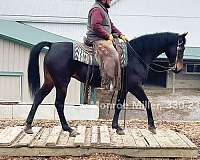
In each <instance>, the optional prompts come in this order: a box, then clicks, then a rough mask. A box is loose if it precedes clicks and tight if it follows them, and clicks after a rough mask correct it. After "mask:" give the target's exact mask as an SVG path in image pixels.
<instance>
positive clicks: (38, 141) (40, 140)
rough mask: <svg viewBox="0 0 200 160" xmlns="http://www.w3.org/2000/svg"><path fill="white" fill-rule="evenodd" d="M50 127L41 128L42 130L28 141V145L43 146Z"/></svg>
mask: <svg viewBox="0 0 200 160" xmlns="http://www.w3.org/2000/svg"><path fill="white" fill-rule="evenodd" d="M51 130H52V128H42V131H41V132H40V134H38V135H37V136H36V137H35V139H34V141H33V142H32V143H30V145H29V146H30V147H45V146H46V140H47V138H48V136H49V134H50V133H51Z"/></svg>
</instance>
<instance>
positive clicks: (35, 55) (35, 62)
mask: <svg viewBox="0 0 200 160" xmlns="http://www.w3.org/2000/svg"><path fill="white" fill-rule="evenodd" d="M51 45H52V43H51V42H40V43H38V44H36V45H35V46H34V47H33V48H32V49H31V53H30V57H29V63H28V85H29V92H30V95H31V97H33V96H35V94H36V92H37V91H38V90H39V88H40V73H39V54H40V52H41V50H42V48H43V47H45V46H48V47H49V48H50V47H51Z"/></svg>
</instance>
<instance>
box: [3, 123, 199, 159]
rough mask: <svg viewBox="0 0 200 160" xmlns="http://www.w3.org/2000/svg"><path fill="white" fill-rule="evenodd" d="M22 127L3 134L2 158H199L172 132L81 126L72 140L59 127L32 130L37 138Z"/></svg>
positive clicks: (77, 128) (195, 148)
mask: <svg viewBox="0 0 200 160" xmlns="http://www.w3.org/2000/svg"><path fill="white" fill-rule="evenodd" d="M23 128H24V127H23V126H16V127H7V128H5V129H3V130H0V156H5V155H9V156H63V155H71V156H81V155H90V154H92V153H114V154H118V155H126V156H130V157H141V158H142V157H143V158H147V157H150V158H164V157H165V158H197V154H198V150H197V147H196V146H195V145H194V144H193V143H192V142H191V141H190V140H189V139H188V138H187V137H186V136H184V135H182V134H179V133H177V132H174V131H171V130H157V134H151V133H150V132H149V131H148V130H146V129H138V128H127V129H126V130H125V132H126V135H123V136H119V135H117V134H116V132H115V131H114V130H112V129H111V128H109V127H108V126H106V125H104V126H92V127H89V128H88V127H86V126H78V127H76V130H77V131H78V132H79V133H80V135H78V136H76V137H75V138H74V137H69V133H68V132H64V131H62V129H61V127H60V126H54V127H53V128H41V127H33V132H34V134H32V135H29V134H25V133H24V132H23Z"/></svg>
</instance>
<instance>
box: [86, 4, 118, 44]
mask: <svg viewBox="0 0 200 160" xmlns="http://www.w3.org/2000/svg"><path fill="white" fill-rule="evenodd" d="M111 33H112V34H116V35H118V36H120V35H121V34H122V33H121V32H120V31H119V30H118V29H117V28H116V27H115V26H114V25H113V23H112V22H111V20H110V18H109V15H108V10H107V8H105V7H104V6H103V5H102V4H101V3H98V2H97V3H95V4H94V5H93V7H92V9H91V10H90V12H89V14H88V32H87V39H88V40H89V41H96V40H100V39H108V37H109V35H110V34H111Z"/></svg>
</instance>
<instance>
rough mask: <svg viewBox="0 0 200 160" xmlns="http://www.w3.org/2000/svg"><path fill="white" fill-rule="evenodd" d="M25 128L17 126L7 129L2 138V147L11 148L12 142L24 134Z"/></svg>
mask: <svg viewBox="0 0 200 160" xmlns="http://www.w3.org/2000/svg"><path fill="white" fill-rule="evenodd" d="M23 128H24V127H23V126H16V127H10V128H9V129H7V130H6V131H5V132H4V133H2V134H1V136H0V146H10V145H11V144H12V142H13V141H14V140H15V139H16V138H17V137H18V136H19V135H20V134H21V133H22V132H23ZM2 132H3V131H2Z"/></svg>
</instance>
